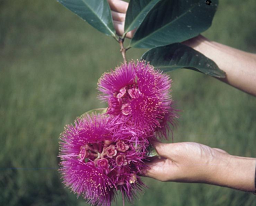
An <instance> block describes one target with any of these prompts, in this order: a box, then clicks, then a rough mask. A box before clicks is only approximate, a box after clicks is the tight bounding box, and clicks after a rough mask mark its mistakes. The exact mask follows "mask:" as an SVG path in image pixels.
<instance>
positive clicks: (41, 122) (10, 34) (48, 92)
mask: <svg viewBox="0 0 256 206" xmlns="http://www.w3.org/2000/svg"><path fill="white" fill-rule="evenodd" d="M255 11H256V2H255V0H247V1H239V0H232V1H231V0H222V1H220V6H219V10H218V12H217V14H216V17H215V19H214V22H213V26H212V27H211V28H210V29H209V30H208V31H207V32H206V33H205V36H206V37H208V38H210V39H212V40H215V41H218V42H220V43H224V44H226V45H229V46H232V47H235V48H238V49H243V50H246V51H250V52H256V39H255V36H256V20H255V17H256V15H255ZM142 52H143V51H141V50H136V49H131V50H129V51H128V57H129V59H138V58H139V57H140V55H141V54H142ZM121 61H122V58H121V55H120V54H119V46H118V44H117V43H116V42H115V41H114V40H113V39H111V38H110V37H105V36H104V35H103V34H101V33H99V32H97V31H96V30H94V29H93V28H92V27H90V26H89V25H88V24H86V23H85V22H83V21H82V20H80V19H79V18H78V17H77V16H75V15H74V14H72V13H71V12H70V11H68V10H66V9H65V8H64V7H62V6H61V5H60V4H58V3H57V2H56V1H53V0H44V1H39V0H23V1H17V0H16V1H14V0H0V125H1V126H0V145H1V148H0V149H1V152H0V205H3V206H14V205H15V206H16V205H19V206H20V205H21V206H22V205H26V206H28V205H33V206H41V205H49V206H50V205H52V206H55V205H79V206H82V205H86V203H85V202H84V200H83V199H82V198H78V199H77V198H76V195H74V194H72V193H70V192H69V190H68V189H65V188H64V186H63V185H62V183H61V180H60V175H59V173H58V171H57V169H56V168H58V161H59V159H58V158H57V155H58V137H59V134H60V133H61V132H62V131H63V127H64V125H66V124H69V123H72V122H73V120H74V119H75V118H76V117H77V116H79V115H80V114H82V113H84V112H85V111H87V110H90V109H93V108H96V107H102V106H104V105H103V104H102V103H101V102H99V100H97V90H96V87H97V80H98V78H99V77H100V76H101V75H102V73H103V72H105V71H109V70H111V69H113V68H115V67H116V66H117V65H119V64H120V63H121ZM170 75H171V77H172V79H173V85H172V95H173V99H174V100H175V102H176V105H177V108H178V109H180V110H181V112H180V116H181V117H180V120H179V125H178V127H177V128H176V129H175V130H174V138H175V141H196V142H200V143H203V144H206V145H209V146H211V147H218V148H222V149H224V150H226V151H228V152H229V153H231V154H234V155H241V156H251V157H255V156H256V153H255V145H256V137H255V135H256V127H255V123H256V99H255V98H253V97H251V96H250V95H247V94H245V93H242V92H240V91H238V90H236V89H234V88H231V87H229V86H227V85H225V84H224V83H221V82H219V81H217V80H215V79H213V78H210V77H207V76H204V75H202V74H200V73H197V72H193V71H188V70H181V71H175V72H173V73H170ZM13 168H21V169H13ZM22 168H23V169H22ZM24 168H27V169H24ZM33 168H34V169H33ZM144 180H145V182H146V183H147V185H148V187H149V189H146V190H145V192H144V194H143V195H141V196H140V197H139V199H138V200H136V201H135V203H134V204H133V205H138V206H143V205H147V206H153V205H163V206H167V205H172V206H183V205H190V206H201V205H202V206H205V205H214V206H221V205H226V206H228V205H232V206H233V205H234V206H235V205H244V206H255V205H256V201H255V196H253V195H251V194H249V193H244V192H239V191H234V190H230V189H227V188H220V187H215V186H210V185H202V184H181V183H161V182H157V181H154V180H151V179H147V178H144ZM113 205H121V201H120V197H118V199H117V203H115V204H113ZM127 205H129V203H127Z"/></svg>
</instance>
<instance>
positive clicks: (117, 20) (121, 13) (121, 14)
mask: <svg viewBox="0 0 256 206" xmlns="http://www.w3.org/2000/svg"><path fill="white" fill-rule="evenodd" d="M108 3H109V5H110V9H111V14H112V18H113V23H114V27H115V29H116V33H117V34H118V35H120V36H122V35H123V33H124V22H125V16H126V11H127V9H128V5H129V4H128V3H127V2H125V1H122V0H108ZM134 33H135V30H133V31H130V32H128V33H127V34H126V37H128V38H132V37H133V34H134Z"/></svg>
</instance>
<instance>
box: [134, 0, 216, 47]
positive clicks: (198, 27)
mask: <svg viewBox="0 0 256 206" xmlns="http://www.w3.org/2000/svg"><path fill="white" fill-rule="evenodd" d="M217 6H218V0H211V1H206V0H162V1H160V2H158V3H157V4H156V5H155V7H154V8H153V9H152V10H151V11H150V12H149V13H148V15H147V16H146V18H145V20H144V21H143V22H142V24H141V25H140V27H139V28H138V30H137V31H136V33H135V35H134V37H133V38H132V40H131V44H130V46H131V47H137V48H154V47H158V46H164V45H168V44H172V43H177V42H182V41H185V40H187V39H191V38H192V37H195V36H197V35H198V34H200V33H201V32H203V31H205V30H207V29H208V28H209V27H210V26H211V23H212V19H213V16H214V14H215V11H216V9H217Z"/></svg>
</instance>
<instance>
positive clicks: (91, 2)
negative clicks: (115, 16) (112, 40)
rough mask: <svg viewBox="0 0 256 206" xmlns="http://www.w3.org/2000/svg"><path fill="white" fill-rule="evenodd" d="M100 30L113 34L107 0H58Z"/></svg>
mask: <svg viewBox="0 0 256 206" xmlns="http://www.w3.org/2000/svg"><path fill="white" fill-rule="evenodd" d="M58 2H60V3H61V4H62V5H63V6H65V7H66V8H68V9H69V10H71V11H73V12H74V13H75V14H77V15H78V16H79V17H81V18H82V19H84V20H85V21H87V22H88V23H89V24H90V25H92V26H93V27H94V28H96V29H97V30H99V31H100V32H102V33H104V34H106V35H110V36H115V29H114V26H113V22H112V16H111V11H110V7H109V4H108V2H107V0H58Z"/></svg>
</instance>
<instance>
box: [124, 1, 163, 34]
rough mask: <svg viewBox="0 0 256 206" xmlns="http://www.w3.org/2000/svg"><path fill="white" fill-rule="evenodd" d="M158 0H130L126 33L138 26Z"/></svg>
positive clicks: (126, 19)
mask: <svg viewBox="0 0 256 206" xmlns="http://www.w3.org/2000/svg"><path fill="white" fill-rule="evenodd" d="M157 2H159V0H130V2H129V7H128V10H127V12H126V18H125V27H124V34H126V33H127V32H129V31H131V30H133V29H135V28H137V27H138V26H139V25H140V24H141V23H142V21H143V20H144V18H145V17H146V15H147V14H148V12H149V11H150V10H151V9H152V8H153V7H154V6H155V5H156V3H157Z"/></svg>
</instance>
